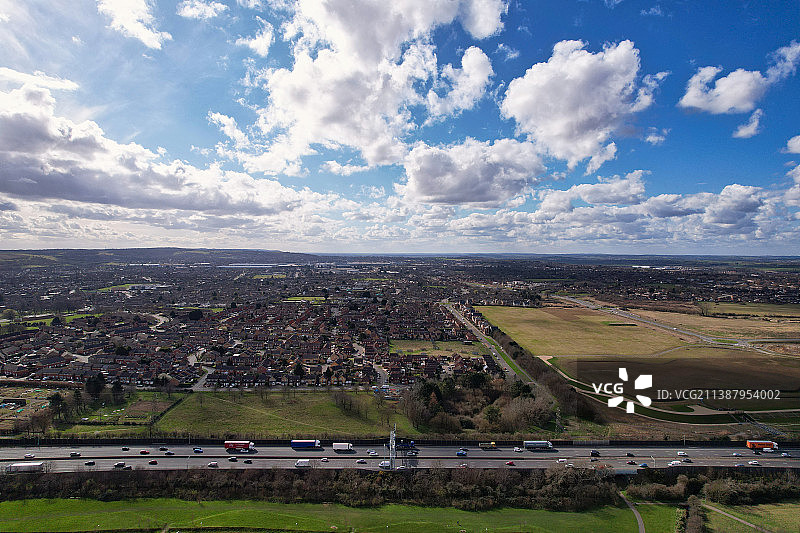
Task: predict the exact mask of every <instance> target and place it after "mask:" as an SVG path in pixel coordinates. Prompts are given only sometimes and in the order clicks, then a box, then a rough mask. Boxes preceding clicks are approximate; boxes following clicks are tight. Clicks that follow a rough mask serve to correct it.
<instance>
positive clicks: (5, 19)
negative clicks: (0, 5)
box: [0, 13, 11, 24]
mask: <svg viewBox="0 0 800 533" xmlns="http://www.w3.org/2000/svg"><path fill="white" fill-rule="evenodd" d="M9 20H11V18H10V17H9V16H8V15H6V14H5V13H0V24H2V23H3V22H8V21H9Z"/></svg>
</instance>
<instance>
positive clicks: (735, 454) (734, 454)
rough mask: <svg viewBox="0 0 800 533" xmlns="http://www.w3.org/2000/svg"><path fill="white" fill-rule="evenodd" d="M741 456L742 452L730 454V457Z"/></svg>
mask: <svg viewBox="0 0 800 533" xmlns="http://www.w3.org/2000/svg"><path fill="white" fill-rule="evenodd" d="M741 456H742V454H740V453H739V452H733V453H732V454H731V457H741Z"/></svg>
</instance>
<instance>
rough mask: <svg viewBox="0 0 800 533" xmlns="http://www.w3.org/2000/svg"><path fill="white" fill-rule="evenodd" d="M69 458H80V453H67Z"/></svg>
mask: <svg viewBox="0 0 800 533" xmlns="http://www.w3.org/2000/svg"><path fill="white" fill-rule="evenodd" d="M69 456H70V457H80V456H81V452H69Z"/></svg>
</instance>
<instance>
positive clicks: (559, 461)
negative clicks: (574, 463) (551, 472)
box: [556, 459, 567, 463]
mask: <svg viewBox="0 0 800 533" xmlns="http://www.w3.org/2000/svg"><path fill="white" fill-rule="evenodd" d="M556 462H557V463H566V462H567V460H566V459H557V460H556Z"/></svg>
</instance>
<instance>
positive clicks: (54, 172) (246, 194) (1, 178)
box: [0, 85, 336, 217]
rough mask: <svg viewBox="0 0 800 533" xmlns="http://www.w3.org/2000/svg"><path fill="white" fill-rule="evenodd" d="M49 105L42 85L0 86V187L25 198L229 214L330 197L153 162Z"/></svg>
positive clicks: (311, 205)
mask: <svg viewBox="0 0 800 533" xmlns="http://www.w3.org/2000/svg"><path fill="white" fill-rule="evenodd" d="M54 109H55V99H54V98H53V97H52V95H51V93H50V92H49V91H48V90H47V89H43V88H35V87H31V86H28V85H26V86H23V87H22V88H21V89H14V90H12V91H10V92H0V193H4V194H6V195H8V196H10V197H12V198H17V199H20V200H29V201H41V200H45V199H50V200H65V201H74V202H80V203H91V204H101V205H106V206H118V207H121V208H125V209H149V210H155V211H156V212H157V211H158V210H183V211H192V212H197V213H205V214H206V215H207V216H212V215H213V216H233V215H235V216H237V217H243V216H244V217H246V216H269V215H276V214H280V213H283V212H288V211H295V210H301V209H303V210H311V211H313V210H314V209H317V210H319V211H324V210H326V209H329V208H330V204H331V203H332V202H333V201H335V200H336V197H335V196H331V195H324V194H318V193H314V192H311V191H310V190H308V189H302V190H295V189H291V188H288V187H284V186H283V185H281V184H280V183H278V182H277V181H275V180H269V179H254V178H253V177H251V176H249V175H247V174H244V173H241V172H231V171H225V170H222V169H221V168H219V166H217V165H211V166H210V167H208V168H204V169H203V168H197V167H194V166H192V165H189V164H187V163H185V162H183V161H178V160H175V161H171V162H159V161H160V159H161V158H160V156H159V155H158V154H157V153H154V152H152V151H150V150H147V149H146V148H144V147H142V146H140V145H137V144H134V143H130V144H120V143H117V142H116V141H113V140H111V139H109V138H107V137H106V136H105V134H104V132H103V130H102V129H100V127H99V126H98V125H97V124H95V123H94V122H90V121H85V122H80V123H76V122H73V121H71V120H69V119H66V118H63V117H59V116H57V115H55V113H54ZM204 216H205V215H204Z"/></svg>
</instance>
